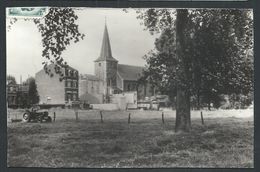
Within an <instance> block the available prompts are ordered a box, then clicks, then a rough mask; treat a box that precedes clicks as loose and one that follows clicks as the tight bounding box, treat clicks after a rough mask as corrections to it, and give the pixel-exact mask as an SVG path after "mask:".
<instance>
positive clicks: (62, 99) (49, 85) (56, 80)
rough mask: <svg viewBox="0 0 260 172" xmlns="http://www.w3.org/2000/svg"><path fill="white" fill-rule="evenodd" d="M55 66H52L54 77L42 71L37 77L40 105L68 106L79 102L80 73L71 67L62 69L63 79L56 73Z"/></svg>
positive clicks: (49, 67)
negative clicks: (67, 104)
mask: <svg viewBox="0 0 260 172" xmlns="http://www.w3.org/2000/svg"><path fill="white" fill-rule="evenodd" d="M54 68H55V65H54V64H50V65H49V66H48V69H50V71H51V73H52V74H53V75H52V76H50V75H48V74H46V72H45V70H44V69H42V70H40V71H39V72H37V73H36V75H35V82H36V85H37V91H38V94H39V98H40V102H39V103H40V104H62V105H63V104H66V103H70V102H76V101H78V100H79V96H78V94H79V89H78V88H79V73H78V71H77V70H76V69H74V68H72V67H70V66H63V67H62V74H63V77H62V79H61V76H60V75H59V74H56V73H55V70H54Z"/></svg>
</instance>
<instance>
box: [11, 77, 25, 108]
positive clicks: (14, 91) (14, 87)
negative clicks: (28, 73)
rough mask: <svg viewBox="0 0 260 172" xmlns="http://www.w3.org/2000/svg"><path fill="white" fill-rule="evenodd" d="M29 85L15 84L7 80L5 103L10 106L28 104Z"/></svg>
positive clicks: (22, 106)
mask: <svg viewBox="0 0 260 172" xmlns="http://www.w3.org/2000/svg"><path fill="white" fill-rule="evenodd" d="M28 92H29V85H23V84H17V83H15V82H14V81H12V80H7V83H6V93H7V97H6V98H7V105H8V107H11V108H18V107H21V108H24V107H27V106H28V105H29V100H28Z"/></svg>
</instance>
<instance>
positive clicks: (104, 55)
mask: <svg viewBox="0 0 260 172" xmlns="http://www.w3.org/2000/svg"><path fill="white" fill-rule="evenodd" d="M104 60H110V61H117V60H116V59H114V58H113V56H112V51H111V46H110V40H109V35H108V31H107V23H106V18H105V29H104V34H103V41H102V47H101V52H100V56H99V58H98V59H97V60H96V61H104Z"/></svg>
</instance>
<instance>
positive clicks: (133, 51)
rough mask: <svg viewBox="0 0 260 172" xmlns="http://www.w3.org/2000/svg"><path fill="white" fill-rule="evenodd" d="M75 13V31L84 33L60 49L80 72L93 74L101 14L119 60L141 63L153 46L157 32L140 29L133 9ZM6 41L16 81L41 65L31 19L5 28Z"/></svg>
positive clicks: (9, 70)
mask: <svg viewBox="0 0 260 172" xmlns="http://www.w3.org/2000/svg"><path fill="white" fill-rule="evenodd" d="M76 14H77V15H78V17H79V18H78V20H77V24H78V25H79V31H80V32H81V33H84V34H85V35H86V36H85V38H84V40H81V41H79V42H78V43H75V44H74V43H73V44H71V45H69V47H67V49H66V50H65V51H64V52H63V57H64V59H65V60H66V61H67V62H68V64H69V65H70V66H72V67H73V68H76V69H78V70H79V72H80V73H82V74H94V60H95V59H97V58H98V56H99V54H100V50H101V43H102V36H103V31H104V26H105V18H106V23H107V27H108V33H109V37H110V43H111V48H112V55H113V57H114V58H115V59H117V60H118V61H119V63H120V64H129V65H137V66H144V65H145V60H144V59H143V58H142V57H143V56H144V55H145V54H147V53H148V52H149V51H150V50H151V49H153V48H154V41H155V38H156V37H157V36H158V35H153V36H152V35H151V34H150V33H149V32H148V31H145V30H144V26H143V25H140V22H141V20H138V19H136V16H137V15H136V13H135V11H134V10H133V9H132V10H131V9H128V12H127V13H125V12H124V11H123V10H122V9H100V8H99V9H97V8H84V9H83V10H76ZM7 23H8V21H7ZM6 43H7V44H6V47H7V74H10V75H13V76H15V78H16V81H17V82H18V83H19V82H20V76H22V80H25V79H26V78H28V77H29V76H33V77H34V76H35V73H36V72H38V71H39V70H41V69H42V62H43V61H44V58H43V57H42V56H41V54H42V44H41V35H40V33H39V32H38V29H37V27H36V25H35V24H34V23H33V22H32V21H24V20H23V19H18V21H17V22H16V23H15V24H14V25H12V28H11V30H9V31H7V34H6Z"/></svg>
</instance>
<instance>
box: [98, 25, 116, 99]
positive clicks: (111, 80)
mask: <svg viewBox="0 0 260 172" xmlns="http://www.w3.org/2000/svg"><path fill="white" fill-rule="evenodd" d="M117 63H118V61H117V60H116V59H114V58H113V56H112V50H111V46H110V40H109V35H108V31H107V25H106V24H105V29H104V34H103V41H102V46H101V52H100V56H99V57H98V58H97V59H96V60H95V75H96V76H97V77H98V78H99V79H100V80H102V81H103V82H104V94H105V95H109V94H111V93H112V92H113V90H115V89H116V75H117Z"/></svg>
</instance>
